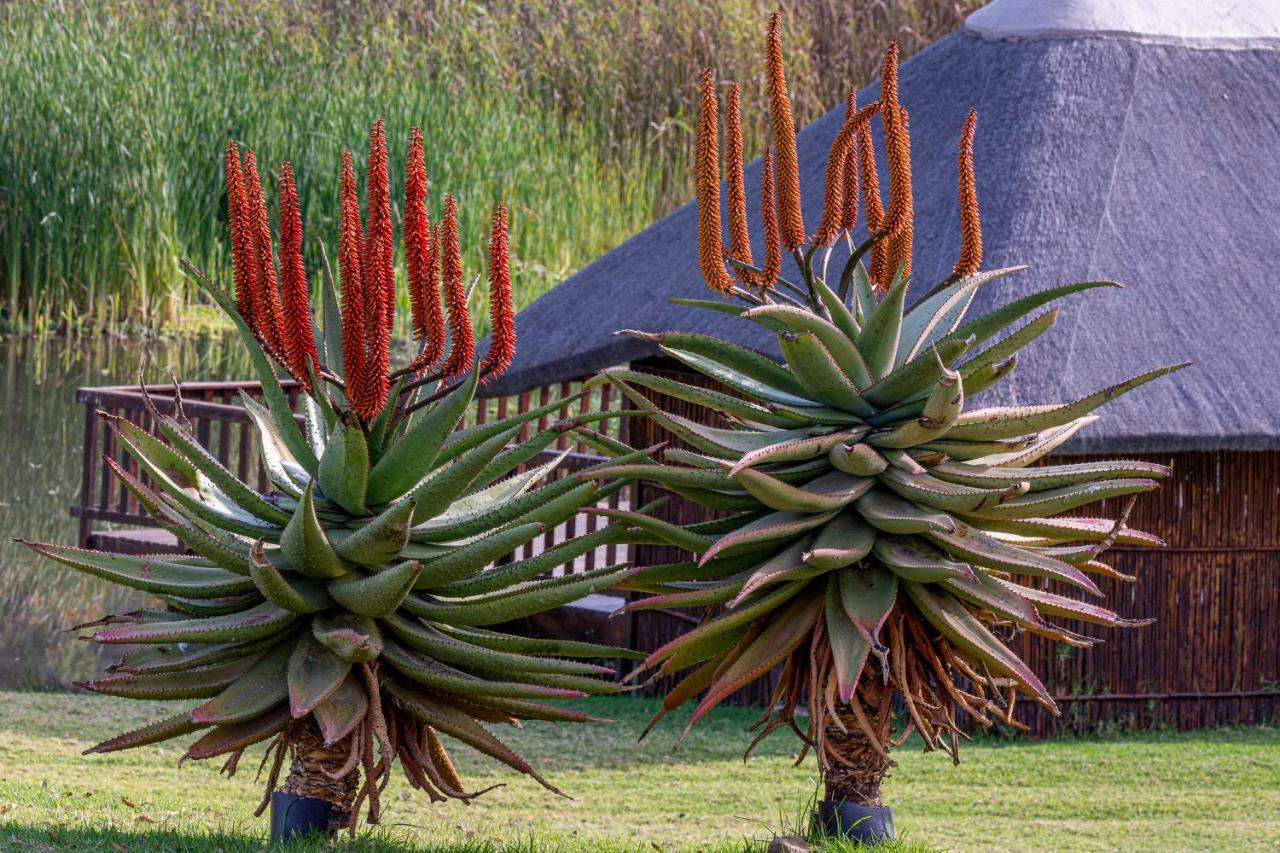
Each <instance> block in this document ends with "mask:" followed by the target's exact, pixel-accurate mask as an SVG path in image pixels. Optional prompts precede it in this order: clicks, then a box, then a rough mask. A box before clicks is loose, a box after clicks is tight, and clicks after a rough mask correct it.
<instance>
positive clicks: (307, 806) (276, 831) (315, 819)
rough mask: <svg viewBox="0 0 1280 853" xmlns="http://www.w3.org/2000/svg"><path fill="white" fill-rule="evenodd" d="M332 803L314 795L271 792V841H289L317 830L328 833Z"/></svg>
mask: <svg viewBox="0 0 1280 853" xmlns="http://www.w3.org/2000/svg"><path fill="white" fill-rule="evenodd" d="M332 811H333V804H332V803H330V802H329V801H328V800H320V799H316V798H315V797H299V796H298V795H297V794H286V793H285V792H284V791H274V792H272V794H271V843H272V844H278V843H280V842H284V841H289V840H290V839H293V838H301V837H303V836H306V835H310V834H311V833H313V832H318V833H320V834H322V835H330V834H331V833H330V832H329V815H330V813H331V812H332Z"/></svg>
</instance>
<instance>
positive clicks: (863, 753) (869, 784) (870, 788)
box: [824, 679, 891, 808]
mask: <svg viewBox="0 0 1280 853" xmlns="http://www.w3.org/2000/svg"><path fill="white" fill-rule="evenodd" d="M868 682H869V683H867V684H866V686H865V687H864V688H863V690H862V691H861V692H860V693H854V695H853V698H852V700H851V701H853V702H857V703H858V704H859V706H860V708H861V710H862V714H863V716H864V717H865V718H866V719H867V720H868V721H869V722H870V723H871V727H872V728H873V729H874V730H875V732H876V734H877V739H878V740H879V746H880V747H881V748H884V744H885V742H886V741H887V740H888V734H889V725H888V723H889V715H890V713H891V712H890V711H889V709H888V708H887V707H883V706H884V701H883V700H884V699H885V692H886V691H887V688H886V687H884V685H882V684H879V683H877V682H876V681H875V680H874V679H868ZM835 710H836V714H837V715H838V716H839V719H840V723H841V724H843V726H844V729H845V731H841V730H840V727H839V726H837V725H836V724H835V722H834V721H832V722H831V723H829V724H828V726H827V731H826V737H827V742H828V744H830V746H831V747H832V749H833V750H835V752H836V753H837V754H838V755H839V756H840V757H841V758H843V759H844V762H840V761H833V762H832V763H831V766H830V767H828V768H827V772H826V774H825V779H824V781H825V798H826V799H827V800H828V801H831V802H840V801H841V800H843V801H845V802H848V803H855V804H857V805H860V806H867V807H869V808H879V807H880V806H882V805H883V802H882V801H881V799H880V786H881V784H882V783H883V782H884V777H885V774H887V773H888V772H889V767H890V764H891V762H890V761H889V759H887V758H886V757H884V756H883V755H881V753H880V752H878V751H877V750H876V747H875V745H873V744H872V741H871V739H870V738H869V737H868V736H867V734H866V732H865V731H864V730H863V728H862V726H860V725H859V724H858V717H857V715H856V714H855V713H854V712H853V709H851V708H850V707H849V706H848V705H845V704H837V705H836V708H835ZM882 717H883V719H881V718H882ZM845 762H847V763H845Z"/></svg>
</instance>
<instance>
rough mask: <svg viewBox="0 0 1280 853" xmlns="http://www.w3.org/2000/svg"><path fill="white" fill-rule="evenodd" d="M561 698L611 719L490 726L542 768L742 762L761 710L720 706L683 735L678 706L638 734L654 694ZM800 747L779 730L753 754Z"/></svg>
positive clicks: (789, 752)
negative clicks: (519, 728) (518, 728)
mask: <svg viewBox="0 0 1280 853" xmlns="http://www.w3.org/2000/svg"><path fill="white" fill-rule="evenodd" d="M563 704H564V705H565V706H566V707H571V708H575V709H577V710H582V711H586V712H588V713H590V714H593V715H595V716H598V717H603V718H606V719H608V720H611V721H613V722H612V723H605V724H599V725H597V724H590V725H582V726H578V725H575V726H563V725H556V724H548V723H539V722H530V723H527V724H526V726H525V729H524V730H522V731H516V730H511V729H507V728H504V727H501V726H498V727H493V731H494V733H495V734H497V735H498V736H499V737H501V738H502V739H503V740H504V741H506V742H507V743H508V744H510V745H511V746H512V747H513V748H515V749H516V750H518V751H520V752H521V754H522V755H524V757H525V758H527V759H529V761H530V762H531V763H533V764H534V765H535V766H536V767H538V769H539V771H540V772H543V771H545V772H549V773H556V772H561V771H575V770H619V769H627V768H631V769H634V768H637V767H641V768H644V767H652V766H655V765H659V766H660V765H679V764H690V763H698V762H704V761H724V762H736V763H741V762H742V760H743V757H744V753H745V752H746V749H747V746H748V745H749V744H750V743H751V740H752V738H753V737H754V734H755V733H754V732H751V731H748V729H749V727H750V726H751V724H752V723H753V722H755V720H756V719H757V718H758V717H759V716H760V709H759V708H743V707H723V706H722V707H720V708H717V709H716V710H715V711H714V712H713V713H712V714H711V715H710V716H709V717H707V718H706V719H704V720H701V721H699V723H698V724H697V725H696V726H694V727H693V729H692V730H691V731H690V732H689V733H688V735H687V736H686V737H684V739H683V740H681V733H682V732H683V731H684V727H685V724H686V722H687V721H688V716H689V712H690V710H691V709H684V708H682V709H679V710H677V711H675V712H673V713H671V714H670V715H669V716H667V717H666V718H665V719H663V720H662V721H661V722H659V723H658V724H657V725H656V726H654V728H653V730H652V731H651V732H650V733H649V734H648V736H647V737H645V738H644V740H640V735H641V733H642V732H643V731H644V728H645V726H646V725H647V724H648V722H649V718H650V717H651V716H652V715H653V714H654V713H655V712H656V711H657V710H658V709H659V708H660V707H661V701H660V700H658V699H651V698H642V697H595V698H591V699H584V700H578V701H575V702H566V703H563ZM799 750H800V742H799V741H798V739H796V738H795V737H794V736H790V735H788V734H787V733H786V732H779V733H777V734H776V735H774V736H771V737H769V738H766V739H765V740H764V741H762V742H761V743H760V744H759V745H757V746H756V748H755V749H754V750H752V753H751V757H752V758H753V759H754V758H774V759H776V758H794V757H795V756H796V755H797V754H798V753H799Z"/></svg>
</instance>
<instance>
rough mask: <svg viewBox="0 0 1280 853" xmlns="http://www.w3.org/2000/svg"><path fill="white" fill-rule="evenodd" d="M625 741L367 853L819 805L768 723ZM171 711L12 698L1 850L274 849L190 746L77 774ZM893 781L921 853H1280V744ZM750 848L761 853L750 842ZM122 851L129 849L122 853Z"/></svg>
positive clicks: (1020, 754) (109, 702)
mask: <svg viewBox="0 0 1280 853" xmlns="http://www.w3.org/2000/svg"><path fill="white" fill-rule="evenodd" d="M585 701H586V702H588V703H589V707H590V708H591V710H592V711H593V712H594V713H600V714H604V715H605V716H609V717H612V718H614V719H616V720H618V721H619V722H618V725H616V726H593V727H554V726H549V725H543V724H536V723H535V724H531V725H529V726H528V728H527V729H526V730H524V731H519V732H514V731H513V732H510V733H509V734H508V735H504V737H505V738H506V739H507V740H508V741H509V742H510V743H511V744H512V745H514V746H515V747H517V748H518V749H519V750H520V751H522V752H523V753H524V754H525V755H526V757H528V758H529V759H530V760H531V761H533V762H534V764H535V765H536V766H538V767H539V768H540V769H541V770H542V771H543V772H544V773H545V774H546V775H547V776H548V777H549V778H550V779H551V780H552V781H553V782H555V783H556V784H558V785H560V786H562V787H563V788H564V789H565V790H566V791H568V792H570V793H571V794H572V795H573V796H574V797H575V798H576V799H573V800H566V799H560V798H557V797H554V796H553V795H550V794H548V793H546V792H544V791H542V790H541V789H540V788H538V787H537V786H536V785H534V784H532V783H530V782H527V781H525V780H523V779H516V778H514V777H513V776H512V775H511V774H507V773H501V772H499V771H496V770H494V769H493V768H492V767H490V766H489V765H487V764H486V763H484V762H483V761H481V760H480V759H479V758H478V757H477V756H476V755H474V754H469V753H467V752H466V751H465V750H464V749H462V748H458V749H457V750H455V755H456V756H457V758H458V760H459V764H460V769H461V771H462V773H463V776H464V778H465V779H467V780H468V781H469V782H470V783H471V784H472V785H481V784H489V783H491V782H492V781H505V782H507V783H508V784H507V786H506V787H503V788H500V789H498V790H496V791H493V792H491V793H490V794H486V795H485V796H484V797H482V798H481V799H480V800H479V801H477V802H476V803H474V804H473V805H471V806H470V807H463V806H459V805H456V804H453V803H450V804H448V805H446V806H442V807H431V806H429V805H428V804H427V803H426V802H425V800H421V799H418V798H417V797H416V796H415V797H411V796H409V794H408V792H407V791H406V789H405V787H404V786H403V785H400V784H398V783H393V786H392V788H391V789H390V792H389V795H388V799H389V802H390V807H389V808H388V809H387V812H386V814H385V816H384V824H385V825H384V827H383V828H381V829H379V830H377V831H376V832H374V833H372V834H369V835H367V836H363V837H362V838H361V839H360V844H359V845H358V849H406V850H435V849H449V850H453V849H462V850H467V849H471V850H475V851H477V853H479V851H496V850H513V851H514V850H543V849H565V850H575V851H576V850H584V851H585V850H600V849H605V850H609V849H614V850H636V851H639V850H654V849H658V850H666V849H700V850H720V851H733V850H746V849H759V848H760V846H761V845H760V843H759V842H760V840H761V839H765V838H768V837H770V836H771V835H772V834H773V832H774V831H776V830H778V829H786V828H794V827H795V826H796V825H797V823H798V820H797V817H796V815H798V814H799V813H801V812H803V810H804V804H805V802H806V800H807V799H808V798H809V797H811V796H812V795H813V794H814V791H815V774H814V766H813V762H812V759H810V760H807V761H806V762H805V763H804V764H802V765H801V766H800V767H794V766H793V765H792V761H791V752H790V751H791V748H792V746H793V745H794V743H793V742H792V741H789V740H788V739H786V738H785V737H783V736H781V735H779V736H776V737H775V738H774V739H771V740H770V741H766V743H765V744H764V745H763V748H762V749H761V750H760V752H759V754H758V755H756V756H753V757H752V758H751V759H750V760H749V761H748V762H747V763H746V764H745V765H744V764H743V763H742V760H741V751H742V748H743V746H744V744H745V743H746V736H745V735H744V733H743V727H744V725H745V724H746V722H747V721H748V720H749V719H750V718H751V717H752V716H753V714H752V713H751V712H750V711H748V710H744V709H727V710H726V711H725V712H724V713H720V712H719V711H717V713H716V714H715V715H713V716H712V718H711V719H710V720H708V721H706V724H705V725H700V726H699V727H698V728H697V729H695V731H694V733H693V734H692V735H691V736H690V737H689V739H688V740H687V741H686V742H685V743H684V744H683V745H682V746H681V747H680V749H679V750H678V751H676V752H674V753H673V752H672V751H671V750H670V747H671V744H672V743H673V741H674V739H675V736H676V735H677V733H678V730H679V725H680V723H679V722H678V721H674V720H673V721H670V722H669V724H668V723H664V724H663V725H662V726H660V727H659V729H658V730H657V731H656V732H655V733H654V734H652V735H651V736H650V738H649V739H648V740H647V741H645V742H644V743H643V744H641V745H639V746H637V745H636V744H635V736H636V734H637V732H638V731H639V730H640V728H641V727H642V725H643V722H644V720H645V719H646V718H647V715H648V714H649V713H650V712H651V711H652V709H653V708H654V703H653V702H652V701H651V700H641V699H628V698H622V699H616V698H610V699H592V700H585ZM162 713H165V712H164V711H163V710H162V709H160V708H157V707H153V706H150V705H145V704H141V703H131V702H129V701H127V700H118V699H108V698H105V697H89V696H74V695H69V694H58V693H0V728H3V734H2V736H0V848H3V849H15V850H17V849H36V850H57V851H63V850H71V851H79V850H84V851H89V850H93V851H99V850H128V851H135V850H137V851H161V850H164V851H169V850H183V851H214V850H222V851H224V853H231V851H239V850H254V849H259V848H260V847H261V845H262V841H263V838H264V833H265V823H264V821H263V820H259V819H255V818H253V817H252V814H251V812H252V809H253V807H254V805H255V804H256V802H257V798H258V793H259V792H258V787H257V785H256V784H255V783H254V782H253V778H252V775H253V774H252V770H253V768H254V767H255V766H256V761H250V760H249V757H248V756H246V760H245V761H244V762H243V763H242V768H243V769H242V772H241V775H238V776H237V777H236V778H234V779H232V780H226V779H223V778H219V777H218V774H217V769H216V767H215V766H213V765H208V764H206V765H202V764H189V765H187V766H185V767H183V768H182V769H178V768H177V767H176V763H177V758H178V756H179V755H180V754H181V751H180V749H179V748H178V747H177V746H176V745H171V746H165V745H160V746H156V747H151V748H145V749H140V750H136V751H133V752H127V753H122V754H116V755H110V756H94V757H81V756H80V754H79V753H80V751H81V750H82V749H84V748H85V747H86V746H88V745H90V744H91V743H93V742H94V741H96V740H97V739H99V738H103V737H106V736H108V735H110V734H114V733H115V732H117V731H119V730H120V729H122V728H124V727H126V726H132V725H136V724H139V723H141V722H144V721H146V720H149V719H152V718H155V717H158V716H160V715H161V714H162ZM897 758H898V762H899V767H898V768H897V769H896V770H895V771H894V773H893V775H892V776H891V778H890V779H889V781H888V783H887V794H886V795H887V799H888V801H889V802H890V803H891V805H893V807H894V810H895V819H896V822H897V825H898V829H899V831H900V832H901V833H904V834H905V836H906V840H907V842H908V843H907V844H906V845H900V846H901V847H902V849H907V850H915V849H921V850H932V849H946V850H953V849H954V850H1114V849H1130V850H1274V849H1277V848H1278V847H1280V729H1277V728H1254V729H1238V730H1222V731H1211V732H1200V733H1190V734H1173V733H1168V734H1162V733H1157V734H1149V735H1141V736H1126V737H1121V738H1117V739H1108V740H1101V741H1084V740H1067V741H1060V742H1053V743H1039V744H1031V743H1025V742H1016V741H999V740H985V741H982V742H980V743H978V744H976V745H973V746H971V747H969V748H968V749H967V750H966V751H964V752H962V759H963V762H962V764H961V765H960V766H959V767H952V766H951V765H950V763H949V761H947V760H946V759H945V758H943V757H941V756H939V755H922V754H920V753H918V752H914V751H910V750H902V751H900V752H899V753H898V756H897ZM753 842H754V844H753ZM113 845H114V846H113Z"/></svg>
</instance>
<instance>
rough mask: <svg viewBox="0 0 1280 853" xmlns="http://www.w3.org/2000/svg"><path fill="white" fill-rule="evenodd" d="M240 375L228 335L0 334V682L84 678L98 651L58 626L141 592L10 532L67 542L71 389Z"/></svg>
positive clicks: (73, 491) (74, 411) (75, 453)
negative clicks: (38, 549) (75, 567)
mask: <svg viewBox="0 0 1280 853" xmlns="http://www.w3.org/2000/svg"><path fill="white" fill-rule="evenodd" d="M144 357H145V362H146V367H145V374H146V379H147V381H148V382H164V381H168V380H169V378H170V376H171V375H172V374H176V375H177V376H178V377H180V378H181V379H183V380H202V379H236V378H244V377H246V376H248V366H247V361H246V359H245V357H244V354H243V350H242V349H241V347H239V346H238V345H235V344H234V343H233V342H232V341H231V340H230V339H228V338H223V337H218V336H210V337H188V338H175V339H152V340H143V339H141V338H137V337H133V338H125V337H76V338H61V337H45V338H28V337H18V336H10V337H0V393H2V396H0V400H2V401H3V403H2V404H0V579H2V580H3V583H0V613H3V614H4V619H3V621H0V689H11V688H15V687H21V688H39V687H59V686H65V685H68V684H70V683H71V681H73V680H75V679H79V678H85V677H88V676H90V675H91V674H92V673H93V671H94V669H95V667H96V666H97V662H98V654H97V651H96V650H95V649H94V648H93V647H92V646H90V645H89V644H88V643H85V642H81V641H78V640H77V639H76V638H75V635H74V634H69V633H67V632H66V629H67V628H68V627H69V626H71V625H74V624H77V623H79V622H83V621H86V620H88V619H94V618H97V617H98V616H101V615H103V614H104V613H108V612H121V611H122V610H125V609H128V608H130V607H133V606H137V603H138V602H140V601H141V600H142V599H141V597H138V598H131V597H130V596H129V595H128V593H127V592H123V591H122V590H121V589H120V588H119V587H112V586H110V585H109V584H108V583H107V582H106V581H102V580H99V579H97V578H92V577H87V576H84V575H81V574H78V573H76V572H74V571H72V570H70V569H67V568H65V567H62V566H60V565H58V564H56V563H53V562H50V561H47V560H39V559H37V558H36V557H35V555H34V554H32V553H31V552H29V551H28V550H27V549H26V548H24V547H23V546H21V545H19V544H18V543H16V542H14V541H13V539H14V537H22V538H27V539H34V540H43V541H49V542H59V543H67V544H74V543H75V539H76V521H75V519H73V518H72V517H71V515H70V514H69V512H68V510H69V508H70V507H71V506H72V504H74V503H76V502H77V501H78V500H79V494H80V470H81V454H82V452H83V431H84V407H83V406H81V405H80V404H78V403H76V401H75V392H76V388H78V387H81V386H86V385H118V384H129V383H134V382H136V381H137V379H138V371H139V368H140V367H141V366H142V364H143V361H144Z"/></svg>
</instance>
